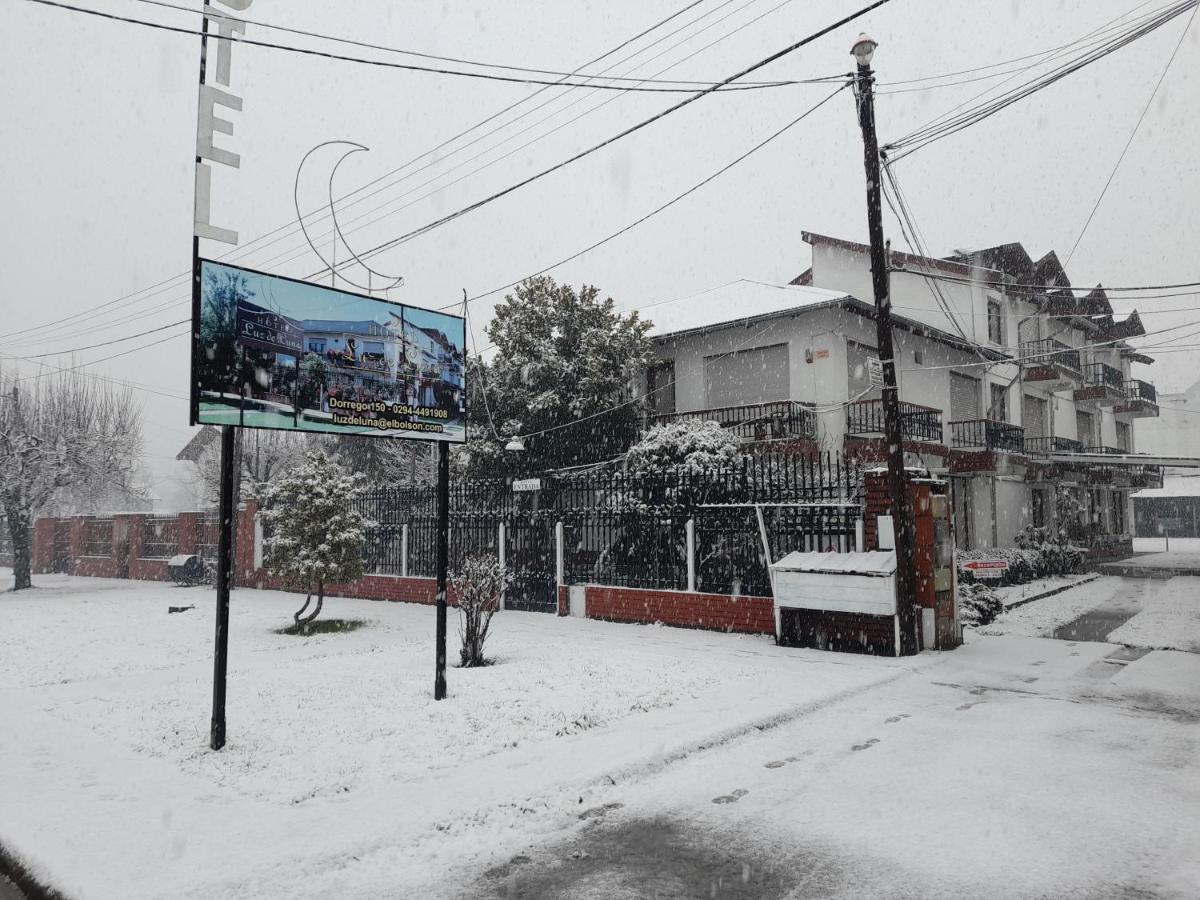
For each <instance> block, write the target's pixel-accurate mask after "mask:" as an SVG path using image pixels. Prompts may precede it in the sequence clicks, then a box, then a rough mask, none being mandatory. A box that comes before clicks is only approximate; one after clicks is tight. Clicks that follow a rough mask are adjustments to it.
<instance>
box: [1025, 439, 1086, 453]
mask: <svg viewBox="0 0 1200 900" xmlns="http://www.w3.org/2000/svg"><path fill="white" fill-rule="evenodd" d="M1082 449H1083V444H1081V443H1079V441H1075V440H1072V439H1071V438H1064V437H1026V438H1025V452H1026V453H1033V454H1035V455H1037V456H1049V455H1050V454H1051V453H1079V452H1080V451H1081V450H1082Z"/></svg>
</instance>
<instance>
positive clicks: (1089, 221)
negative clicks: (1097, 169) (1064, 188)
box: [1066, 6, 1200, 263]
mask: <svg viewBox="0 0 1200 900" xmlns="http://www.w3.org/2000/svg"><path fill="white" fill-rule="evenodd" d="M1197 9H1200V6H1193V7H1192V14H1191V15H1190V16H1189V17H1188V20H1187V24H1186V25H1184V26H1183V31H1181V32H1180V33H1179V40H1178V41H1176V42H1175V49H1173V50H1172V51H1171V56H1170V58H1168V59H1167V64H1166V66H1164V67H1163V70H1162V74H1161V75H1159V76H1158V81H1156V82H1155V83H1154V90H1152V91H1151V92H1150V96H1149V97H1147V98H1146V105H1145V106H1143V107H1142V113H1141V115H1139V116H1138V119H1137V121H1136V122H1135V123H1134V125H1133V131H1131V132H1129V139H1128V140H1127V141H1125V146H1124V147H1122V148H1121V155H1120V156H1118V157H1117V161H1116V163H1114V164H1113V167H1112V171H1111V172H1109V173H1108V180H1107V181H1105V182H1104V187H1103V188H1101V190H1100V195H1099V196H1098V197H1097V198H1096V202H1095V203H1093V204H1092V210H1091V212H1089V213H1088V217H1087V221H1086V222H1084V223H1083V228H1081V229H1080V231H1079V235H1078V236H1077V237H1076V238H1075V243H1073V244H1072V245H1071V250H1070V252H1069V253H1067V260H1066V261H1067V262H1068V263H1070V261H1071V257H1073V256H1074V255H1075V251H1076V250H1077V249H1078V248H1079V242H1080V241H1082V240H1083V236H1084V235H1085V234H1087V230H1088V226H1089V225H1091V224H1092V219H1093V218H1095V216H1096V210H1098V209H1099V208H1100V204H1101V203H1102V202H1103V200H1104V195H1105V194H1107V193H1108V189H1109V187H1110V186H1111V185H1112V183H1113V179H1114V178H1116V177H1117V170H1118V169H1120V168H1121V163H1123V162H1124V161H1125V154H1126V153H1128V152H1129V148H1130V147H1131V146H1132V145H1133V139H1134V138H1136V137H1137V133H1138V129H1139V128H1141V127H1142V122H1144V121H1145V119H1146V113H1148V112H1150V105H1151V104H1152V103H1153V102H1154V98H1155V97H1157V96H1158V89H1159V88H1161V87H1162V84H1163V81H1164V80H1166V77H1167V73H1168V72H1170V71H1171V64H1172V63H1173V62H1175V57H1176V56H1177V55H1178V53H1179V48H1180V47H1182V46H1183V39H1184V38H1185V37H1187V33H1188V31H1189V30H1190V29H1191V27H1192V22H1194V21H1195V19H1196V10H1197Z"/></svg>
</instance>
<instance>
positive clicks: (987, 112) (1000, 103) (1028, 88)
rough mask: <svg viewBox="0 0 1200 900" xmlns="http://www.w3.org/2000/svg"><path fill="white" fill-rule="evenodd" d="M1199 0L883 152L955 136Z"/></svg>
mask: <svg viewBox="0 0 1200 900" xmlns="http://www.w3.org/2000/svg"><path fill="white" fill-rule="evenodd" d="M1197 2H1200V0H1183V2H1180V3H1176V4H1174V5H1173V6H1170V7H1167V8H1165V9H1163V10H1160V11H1158V12H1156V13H1153V14H1151V15H1150V16H1148V17H1146V18H1144V19H1143V20H1142V24H1139V25H1136V26H1135V27H1130V28H1126V29H1125V30H1124V31H1122V32H1120V33H1119V34H1118V35H1117V36H1116V37H1115V38H1113V39H1111V40H1108V41H1106V42H1105V43H1104V44H1102V45H1101V46H1100V47H1099V48H1097V49H1095V50H1091V51H1088V52H1087V53H1084V54H1083V55H1082V56H1080V57H1078V58H1076V59H1075V60H1073V61H1072V62H1070V63H1067V64H1065V65H1063V66H1060V67H1059V68H1057V69H1055V70H1052V71H1051V72H1049V73H1047V74H1045V75H1042V76H1039V77H1038V78H1035V79H1033V80H1032V81H1028V82H1026V83H1025V84H1023V85H1020V86H1018V87H1016V88H1014V89H1013V90H1011V91H1009V92H1007V93H1005V94H1002V95H1000V96H999V97H997V98H995V99H993V100H990V101H987V102H986V103H982V104H979V105H977V106H974V107H971V108H969V109H967V110H966V111H964V112H962V113H960V114H958V115H956V116H950V117H948V118H946V117H943V118H942V120H940V121H938V120H935V122H934V123H933V124H929V125H926V126H922V127H921V128H919V129H917V130H915V131H913V132H910V133H909V134H907V135H905V136H904V137H902V138H900V139H899V140H896V141H893V142H891V143H890V144H888V145H886V146H885V147H884V148H883V149H884V150H889V151H891V150H899V151H900V152H899V153H895V154H893V156H892V161H893V162H896V161H898V160H900V159H903V158H904V157H905V156H908V155H910V154H912V153H914V152H916V151H917V150H920V149H923V148H924V147H927V146H928V145H929V144H932V143H934V142H936V141H939V140H941V139H942V138H945V137H949V136H950V135H951V134H954V133H957V132H958V131H961V130H963V129H965V128H968V127H970V126H972V125H976V124H978V123H980V122H982V121H983V120H985V119H987V118H990V117H991V116H993V115H995V114H996V113H998V112H1000V111H1001V110H1003V109H1006V108H1008V107H1009V106H1011V105H1013V104H1014V103H1017V102H1019V101H1020V100H1023V99H1025V98H1026V97H1029V96H1031V95H1033V94H1035V93H1037V92H1039V91H1041V90H1044V89H1045V88H1047V87H1049V86H1050V85H1052V84H1055V83H1056V82H1058V81H1061V80H1062V79H1064V78H1066V77H1067V76H1069V75H1071V74H1073V73H1075V72H1077V71H1079V70H1080V69H1082V68H1084V67H1086V66H1088V65H1090V64H1091V63H1094V62H1096V61H1097V60H1100V59H1103V58H1104V57H1105V56H1108V55H1109V54H1111V53H1115V52H1116V51H1117V50H1119V49H1121V48H1123V47H1126V46H1128V45H1129V44H1131V43H1133V42H1134V41H1136V40H1138V39H1139V38H1142V37H1145V36H1146V35H1148V34H1151V33H1152V32H1154V31H1156V30H1157V29H1158V28H1161V27H1162V26H1163V25H1165V24H1166V23H1167V22H1169V21H1171V20H1172V19H1174V18H1175V17H1176V16H1179V15H1180V14H1182V13H1183V12H1185V11H1187V10H1188V9H1189V8H1192V7H1195V5H1196V4H1197Z"/></svg>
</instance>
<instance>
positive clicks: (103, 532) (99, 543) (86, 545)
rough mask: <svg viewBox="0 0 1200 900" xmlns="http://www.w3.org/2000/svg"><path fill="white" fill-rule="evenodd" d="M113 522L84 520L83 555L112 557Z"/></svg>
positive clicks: (108, 520) (107, 520) (109, 520)
mask: <svg viewBox="0 0 1200 900" xmlns="http://www.w3.org/2000/svg"><path fill="white" fill-rule="evenodd" d="M112 539H113V520H112V519H85V520H84V523H83V555H84V556H112Z"/></svg>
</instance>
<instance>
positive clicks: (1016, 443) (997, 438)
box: [950, 419, 1025, 453]
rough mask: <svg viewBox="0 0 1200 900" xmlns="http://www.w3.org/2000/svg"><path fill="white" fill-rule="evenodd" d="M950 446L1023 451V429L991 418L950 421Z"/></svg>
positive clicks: (1012, 451) (1013, 451)
mask: <svg viewBox="0 0 1200 900" xmlns="http://www.w3.org/2000/svg"><path fill="white" fill-rule="evenodd" d="M950 438H951V444H950V446H952V447H955V448H957V449H967V448H978V449H982V450H1003V451H1005V452H1008V453H1023V452H1024V451H1025V429H1024V428H1022V427H1021V426H1020V425H1010V424H1008V423H1007V422H996V421H993V420H992V419H967V420H966V421H962V422H951V423H950Z"/></svg>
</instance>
